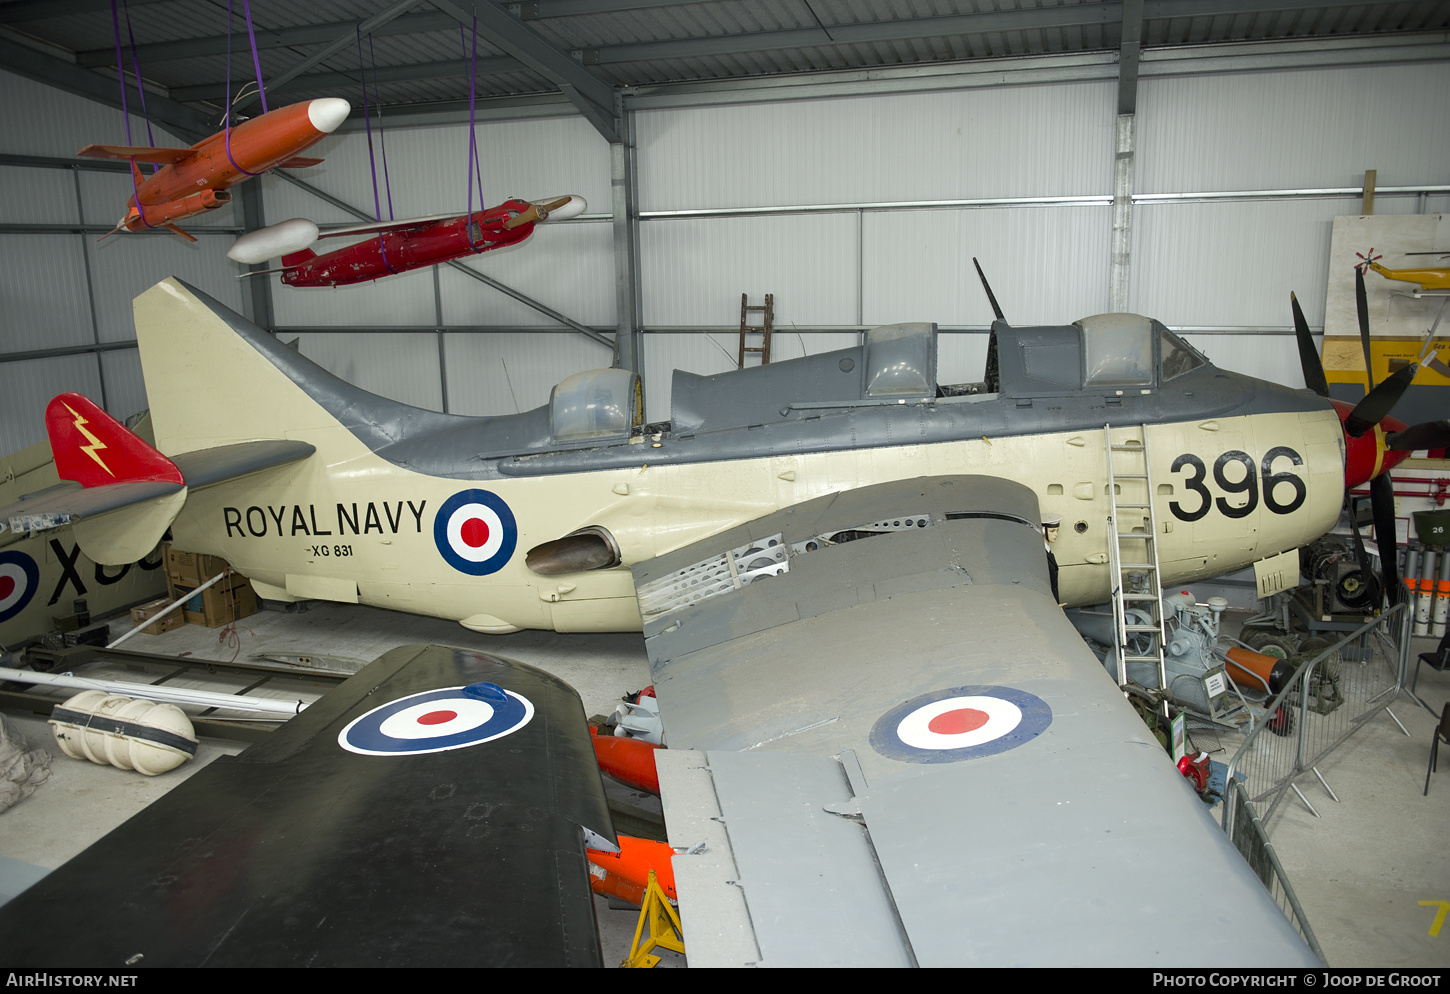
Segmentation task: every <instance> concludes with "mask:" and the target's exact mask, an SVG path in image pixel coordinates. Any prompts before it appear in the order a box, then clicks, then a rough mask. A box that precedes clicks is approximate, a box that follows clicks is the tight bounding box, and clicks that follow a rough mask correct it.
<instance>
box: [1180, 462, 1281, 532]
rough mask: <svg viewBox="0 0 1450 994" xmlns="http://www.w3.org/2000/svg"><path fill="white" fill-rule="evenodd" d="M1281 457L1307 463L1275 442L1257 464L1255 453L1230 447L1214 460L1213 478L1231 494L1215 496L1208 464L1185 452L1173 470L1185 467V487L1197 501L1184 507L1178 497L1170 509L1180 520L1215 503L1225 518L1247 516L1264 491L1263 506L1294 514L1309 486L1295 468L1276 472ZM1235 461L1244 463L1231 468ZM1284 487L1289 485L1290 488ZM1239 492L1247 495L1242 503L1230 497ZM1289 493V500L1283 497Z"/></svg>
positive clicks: (1203, 512)
mask: <svg viewBox="0 0 1450 994" xmlns="http://www.w3.org/2000/svg"><path fill="white" fill-rule="evenodd" d="M1279 459H1288V460H1289V462H1290V464H1291V465H1293V466H1303V465H1304V460H1303V459H1302V458H1301V457H1300V455H1299V453H1297V452H1295V451H1294V450H1293V449H1291V448H1289V447H1288V446H1287V445H1276V446H1275V447H1274V448H1272V449H1270V450H1269V451H1268V452H1266V453H1264V458H1263V460H1262V461H1261V462H1260V463H1259V464H1258V465H1255V463H1254V457H1253V456H1251V455H1249V454H1248V453H1247V452H1240V451H1239V450H1237V449H1231V450H1229V451H1228V452H1225V453H1223V454H1222V455H1221V456H1219V457H1218V458H1217V459H1216V460H1214V463H1213V482H1214V483H1215V484H1217V485H1218V489H1219V490H1220V491H1221V492H1222V493H1224V494H1227V495H1228V496H1227V497H1214V495H1213V493H1212V492H1211V491H1210V490H1209V489H1208V487H1207V486H1205V484H1204V481H1205V480H1206V479H1207V478H1208V467H1207V466H1205V465H1204V462H1203V460H1202V459H1200V458H1199V457H1198V456H1196V455H1193V454H1192V453H1189V452H1185V453H1184V454H1183V455H1181V456H1179V457H1178V458H1177V459H1175V460H1173V465H1172V467H1171V471H1172V472H1174V473H1177V472H1178V471H1179V470H1183V471H1184V472H1186V473H1187V479H1185V480H1184V481H1183V488H1184V489H1185V490H1188V491H1190V492H1192V493H1195V494H1197V495H1198V505H1197V506H1196V507H1191V508H1184V506H1183V505H1182V504H1180V503H1179V502H1178V501H1176V500H1175V501H1170V502H1169V504H1168V509H1169V510H1171V511H1172V512H1173V516H1174V517H1176V518H1178V520H1180V521H1197V520H1199V519H1200V518H1202V517H1203V516H1204V515H1206V514H1208V512H1209V511H1210V510H1212V509H1213V508H1215V507H1217V508H1218V511H1219V513H1220V514H1222V515H1223V516H1224V517H1226V518H1246V517H1248V516H1249V515H1250V514H1253V513H1254V511H1255V510H1256V509H1257V508H1258V506H1259V495H1260V493H1262V494H1263V499H1264V506H1265V507H1267V508H1268V509H1269V510H1270V511H1272V512H1274V513H1275V514H1291V513H1293V512H1294V511H1297V510H1298V509H1299V508H1300V507H1301V506H1303V504H1304V498H1305V497H1306V496H1307V495H1308V488H1307V487H1306V486H1305V485H1304V479H1303V477H1301V476H1299V475H1297V474H1295V473H1293V472H1289V471H1287V470H1286V471H1284V472H1279V473H1276V472H1274V463H1275V462H1276V461H1277V460H1279ZM1234 463H1240V464H1242V468H1241V469H1236V470H1232V471H1230V470H1229V466H1230V465H1232V464H1234ZM1285 487H1287V488H1289V490H1288V492H1286V491H1285V489H1284V488H1285ZM1240 494H1243V495H1246V497H1245V498H1244V502H1243V503H1242V504H1236V503H1230V498H1232V497H1235V496H1237V495H1240ZM1286 496H1287V497H1288V498H1289V499H1288V500H1284V499H1282V498H1284V497H1286Z"/></svg>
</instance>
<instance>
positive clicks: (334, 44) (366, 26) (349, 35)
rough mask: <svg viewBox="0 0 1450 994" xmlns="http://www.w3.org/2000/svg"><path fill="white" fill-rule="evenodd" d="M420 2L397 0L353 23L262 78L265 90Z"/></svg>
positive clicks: (249, 100)
mask: <svg viewBox="0 0 1450 994" xmlns="http://www.w3.org/2000/svg"><path fill="white" fill-rule="evenodd" d="M422 2H423V0H398V2H397V3H395V4H393V5H392V6H391V7H389V8H387V9H386V10H384V11H382V12H381V13H378V14H374V15H373V16H372V17H369V18H368V19H367V20H366V21H363V22H362V23H361V24H358V25H354V26H353V27H351V28H349V29H348V30H346V31H343V32H341V33H340V34H338V35H337V37H335V38H333V40H332V41H330V42H328V43H327V44H326V45H324V46H323V47H322V48H320V49H318V50H317V51H316V52H313V53H312V54H311V55H309V56H308V57H307V58H305V59H303V60H302V61H301V62H299V63H297V64H296V65H295V66H293V67H292V68H291V69H288V70H287V71H286V72H284V73H283V74H282V75H280V76H277V77H275V78H273V79H270V80H264V82H265V83H266V84H267V90H268V91H269V92H270V91H271V90H273V89H276V88H278V87H280V86H282V85H283V84H285V83H287V82H288V81H289V80H292V79H295V78H297V77H298V76H301V75H302V74H303V73H305V72H306V71H307V70H309V69H311V68H312V67H313V66H315V65H317V64H318V63H319V62H322V61H323V60H324V59H327V58H330V57H332V56H333V55H336V54H337V53H338V52H340V51H342V50H343V49H344V48H346V47H347V46H348V45H351V44H353V43H354V42H355V41H356V40H357V35H358V32H362V33H363V34H367V33H368V32H370V31H372V30H373V29H374V28H380V27H382V26H383V25H384V24H387V23H388V22H389V21H392V20H395V19H396V18H399V17H402V16H403V15H404V14H406V13H407V12H408V11H410V10H412V9H413V8H414V7H416V6H418V4H420V3H422ZM261 98H262V95H261V94H260V93H255V92H253V93H249V94H247V95H246V96H245V97H242V98H241V99H239V100H237V101H236V102H235V103H234V104H233V106H234V107H236V108H237V109H239V110H240V109H241V108H243V107H249V106H251V105H252V104H254V103H256V102H257V101H258V100H260V99H261Z"/></svg>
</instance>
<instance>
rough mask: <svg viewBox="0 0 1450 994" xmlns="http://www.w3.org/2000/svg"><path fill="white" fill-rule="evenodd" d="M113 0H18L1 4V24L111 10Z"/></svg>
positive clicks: (136, 3)
mask: <svg viewBox="0 0 1450 994" xmlns="http://www.w3.org/2000/svg"><path fill="white" fill-rule="evenodd" d="M162 2H164V0H130V4H131V6H132V7H140V6H142V5H143V4H150V3H162ZM110 9H111V0H18V2H17V3H7V4H4V5H3V6H0V24H20V23H23V22H25V21H42V20H46V21H48V20H50V19H51V18H53V17H69V16H70V15H72V14H94V13H96V12H97V11H101V10H110Z"/></svg>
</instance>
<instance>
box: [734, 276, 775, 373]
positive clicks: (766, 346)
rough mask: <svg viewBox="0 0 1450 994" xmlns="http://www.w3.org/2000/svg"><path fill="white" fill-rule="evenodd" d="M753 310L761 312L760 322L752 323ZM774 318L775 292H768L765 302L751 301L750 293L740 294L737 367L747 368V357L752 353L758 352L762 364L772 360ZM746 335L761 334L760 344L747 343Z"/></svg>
mask: <svg viewBox="0 0 1450 994" xmlns="http://www.w3.org/2000/svg"><path fill="white" fill-rule="evenodd" d="M751 311H760V312H761V319H762V320H761V323H760V324H756V325H753V324H750V312H751ZM774 320H775V294H773V293H767V294H766V295H765V303H763V304H752V303H750V295H749V294H748V293H742V294H741V295H740V356H739V358H738V359H737V361H736V368H738V369H744V368H745V357H746V356H747V355H749V354H750V353H756V354H758V355H759V356H760V364H761V365H762V366H764V365H765V364H767V363H768V362H770V332H771V328H772V323H773V322H774ZM746 335H759V336H760V344H759V345H746V344H745V341H746V339H745V336H746Z"/></svg>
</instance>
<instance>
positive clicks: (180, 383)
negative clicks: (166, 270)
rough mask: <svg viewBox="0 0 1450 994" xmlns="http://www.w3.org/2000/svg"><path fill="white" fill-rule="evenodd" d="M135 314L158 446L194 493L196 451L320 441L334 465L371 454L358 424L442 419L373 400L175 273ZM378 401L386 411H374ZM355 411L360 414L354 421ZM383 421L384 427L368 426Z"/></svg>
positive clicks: (397, 426)
mask: <svg viewBox="0 0 1450 994" xmlns="http://www.w3.org/2000/svg"><path fill="white" fill-rule="evenodd" d="M135 320H136V341H137V345H138V347H139V351H140V353H141V370H142V374H143V376H144V377H145V381H146V397H147V399H148V400H149V402H150V405H151V424H152V428H153V430H154V432H155V437H156V448H157V449H159V450H160V451H161V452H164V453H166V454H167V455H168V456H170V457H172V458H173V459H175V460H176V462H177V464H178V465H179V466H180V467H181V470H182V472H183V473H184V474H185V475H186V477H187V484H188V486H190V487H192V488H193V489H195V488H196V487H198V486H200V485H201V484H200V483H199V481H198V480H196V479H193V474H192V472H191V470H190V468H189V464H188V462H187V458H188V457H189V454H193V453H200V451H201V450H213V449H216V448H218V447H220V446H240V445H242V444H243V443H247V444H248V445H259V444H260V442H259V441H258V440H268V444H269V445H280V444H283V443H285V444H287V445H304V444H305V445H306V446H307V451H308V452H311V451H312V445H313V444H316V445H317V446H318V447H319V448H321V447H323V444H324V443H326V446H327V452H326V455H327V457H328V460H329V462H330V461H331V460H332V459H333V458H350V457H353V456H355V455H357V454H360V453H363V452H366V451H368V448H367V446H366V445H364V443H363V442H361V441H359V439H358V436H357V435H356V434H355V433H354V431H353V430H350V429H353V428H354V427H355V429H356V431H357V432H361V433H362V435H364V436H366V437H368V438H369V439H370V440H371V436H372V434H381V435H383V436H386V437H389V438H391V437H394V436H396V435H398V434H399V433H400V432H401V433H406V427H407V425H406V423H407V422H409V419H410V418H413V419H419V418H422V419H427V418H447V417H448V416H446V415H437V414H434V413H433V412H427V411H419V410H417V409H415V408H410V407H407V406H406V405H400V404H397V402H396V401H388V400H385V399H383V398H376V399H374V398H373V396H372V395H371V394H367V393H365V392H364V391H361V390H359V389H358V388H356V387H354V386H352V385H351V384H348V383H345V382H343V381H342V380H339V379H338V378H337V377H336V376H334V375H333V374H331V373H329V372H328V371H327V370H325V369H322V368H321V367H319V366H317V365H316V364H315V363H312V362H310V361H309V360H307V359H306V358H304V357H303V356H300V355H298V354H297V353H296V352H295V351H293V350H292V349H289V348H287V347H286V346H285V345H284V344H282V343H281V342H280V341H278V340H277V339H276V337H274V336H273V335H270V334H268V333H267V332H266V331H264V330H263V329H261V328H258V327H257V326H256V325H254V324H252V323H251V322H250V321H248V320H247V319H246V318H244V317H242V316H241V315H239V314H237V313H235V312H234V311H232V310H231V309H230V308H228V307H226V306H225V305H224V304H222V303H220V302H219V301H217V300H215V299H213V298H212V297H210V296H208V295H207V294H205V293H203V292H202V291H200V290H197V289H195V288H193V287H191V286H188V285H187V284H185V283H182V282H181V281H180V280H177V279H175V278H168V279H165V280H163V281H161V282H160V283H158V284H156V285H155V286H153V287H152V288H151V289H149V290H147V291H146V292H145V293H143V294H141V295H140V296H139V297H137V298H136V302H135ZM374 404H382V405H384V406H388V407H389V410H388V411H387V412H382V413H375V412H373V411H372V410H371V407H370V406H369V405H374ZM392 407H397V408H398V409H399V411H398V412H392ZM355 409H361V410H363V411H364V413H363V414H361V415H358V420H359V421H360V422H362V423H360V424H358V425H356V426H354V425H353V424H352V414H350V413H349V412H352V411H354V410H355ZM379 419H381V420H383V421H386V422H387V425H385V426H384V427H382V428H378V429H376V430H375V429H373V428H371V427H370V425H371V424H372V422H373V421H375V420H379ZM344 422H346V426H344ZM389 426H391V427H389ZM303 439H305V440H306V442H305V443H304V442H303V441H302V440H303ZM178 453H181V455H178ZM272 465H275V464H272ZM258 468H259V469H260V468H265V467H258ZM177 541H182V538H181V537H180V536H178V537H177Z"/></svg>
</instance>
